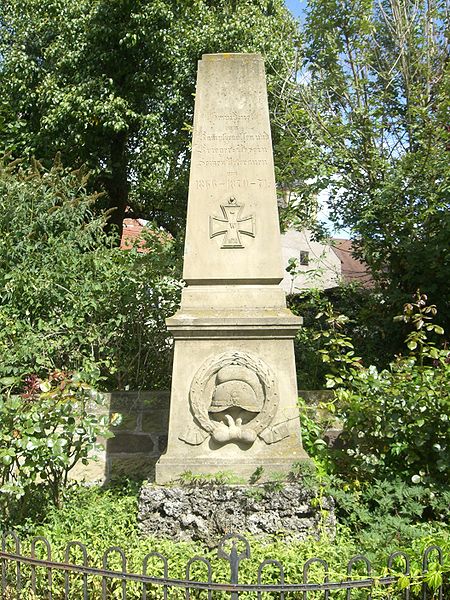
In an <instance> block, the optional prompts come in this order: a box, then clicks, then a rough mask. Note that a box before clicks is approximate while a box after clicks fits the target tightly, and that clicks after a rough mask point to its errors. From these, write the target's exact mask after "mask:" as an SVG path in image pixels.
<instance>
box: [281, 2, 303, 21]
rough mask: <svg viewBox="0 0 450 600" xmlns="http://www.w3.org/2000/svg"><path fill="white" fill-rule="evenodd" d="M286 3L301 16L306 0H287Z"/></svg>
mask: <svg viewBox="0 0 450 600" xmlns="http://www.w3.org/2000/svg"><path fill="white" fill-rule="evenodd" d="M285 4H286V6H287V7H288V9H289V10H290V11H291V13H292V14H293V15H294V16H295V17H300V16H301V15H302V12H303V9H304V7H305V4H306V2H305V0H285Z"/></svg>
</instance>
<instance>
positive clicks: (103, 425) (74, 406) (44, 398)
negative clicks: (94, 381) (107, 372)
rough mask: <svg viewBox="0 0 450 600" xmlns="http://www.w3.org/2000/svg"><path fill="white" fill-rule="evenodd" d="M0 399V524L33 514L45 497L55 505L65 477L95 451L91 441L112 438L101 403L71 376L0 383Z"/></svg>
mask: <svg viewBox="0 0 450 600" xmlns="http://www.w3.org/2000/svg"><path fill="white" fill-rule="evenodd" d="M0 383H1V384H2V385H3V386H5V385H6V386H9V387H4V388H3V389H2V391H1V394H0V441H1V444H0V508H1V512H2V515H3V519H2V520H3V522H5V523H6V522H8V521H11V519H15V522H16V523H17V522H20V520H21V519H22V518H23V517H24V516H26V515H27V514H29V512H30V511H31V512H35V513H36V515H39V509H38V505H39V504H40V502H41V501H42V498H45V496H46V494H48V495H49V496H50V498H51V501H52V502H53V503H55V504H59V502H60V500H61V495H62V494H63V491H64V487H65V486H66V485H67V481H68V476H69V473H70V471H71V469H73V467H75V466H76V465H77V464H78V463H80V462H81V463H83V464H87V463H88V460H89V459H93V458H95V457H96V452H97V451H98V450H99V449H100V448H101V446H100V445H99V444H98V443H97V441H96V439H97V437H99V436H102V437H103V438H106V439H107V438H109V437H111V436H112V433H110V431H109V429H108V427H109V426H110V419H109V416H108V415H101V414H100V413H99V408H100V407H101V406H102V397H101V395H99V394H98V393H96V392H94V391H93V390H92V389H91V388H90V387H89V386H88V385H87V384H85V383H83V382H82V381H81V380H80V377H79V375H77V374H72V375H70V374H68V373H63V372H55V373H52V374H51V375H50V377H49V378H48V379H45V380H41V379H38V378H37V377H36V376H31V377H29V378H28V379H27V380H26V382H25V391H24V392H23V393H22V394H18V393H14V392H13V391H12V390H13V389H14V388H17V386H18V385H20V382H19V381H15V380H14V378H9V379H8V378H3V379H2V380H0Z"/></svg>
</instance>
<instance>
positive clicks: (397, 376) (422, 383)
mask: <svg viewBox="0 0 450 600" xmlns="http://www.w3.org/2000/svg"><path fill="white" fill-rule="evenodd" d="M426 300H427V298H426V296H425V295H422V294H420V293H419V292H418V293H417V295H416V302H415V303H408V304H407V305H406V306H405V309H404V314H403V316H402V317H401V318H402V319H403V320H404V321H406V322H407V323H412V324H413V326H414V327H415V329H414V330H413V331H412V332H411V333H410V334H409V335H408V338H407V345H408V347H409V349H410V350H411V354H410V356H407V357H402V356H397V357H396V358H395V360H394V361H393V362H392V363H391V365H390V368H389V369H384V370H382V371H378V369H376V368H375V367H374V366H370V367H368V368H362V367H361V365H360V364H359V363H358V361H357V357H355V356H354V353H353V349H352V346H351V343H350V342H349V341H348V340H343V338H342V336H341V335H340V334H338V336H337V338H336V343H334V344H333V345H329V347H328V351H327V353H326V354H324V357H325V359H327V360H328V359H329V360H332V359H333V358H334V360H335V359H336V357H333V351H334V350H335V349H336V348H335V346H336V345H337V348H340V347H341V346H342V342H343V341H345V344H344V345H343V346H342V347H343V348H344V353H343V354H341V355H340V356H339V358H340V364H341V366H342V365H343V368H341V369H340V370H339V371H338V373H337V374H330V375H329V377H328V380H327V381H328V385H329V386H330V387H334V388H335V390H336V391H335V398H336V408H337V414H338V416H339V417H340V418H341V419H342V422H343V427H344V432H343V434H342V436H341V438H340V439H341V442H342V443H343V444H344V446H345V449H344V450H342V451H341V456H340V459H341V461H342V464H341V465H340V472H342V473H346V474H347V476H349V477H350V478H351V477H353V478H357V479H362V480H365V479H372V478H375V477H380V476H392V475H394V476H396V475H400V476H401V477H402V478H403V479H406V480H409V481H412V482H414V483H419V482H420V481H430V482H442V483H445V482H446V481H448V477H449V474H450V452H449V449H450V427H449V414H450V359H449V351H448V349H447V348H446V347H443V348H439V347H438V346H437V345H436V344H435V343H433V342H432V341H430V340H429V335H430V334H432V333H434V334H437V335H441V334H442V333H443V330H442V328H441V327H439V326H437V325H434V324H433V323H431V322H430V320H431V317H432V315H433V314H435V311H436V307H435V306H433V305H432V306H427V305H426ZM327 343H328V344H329V342H327Z"/></svg>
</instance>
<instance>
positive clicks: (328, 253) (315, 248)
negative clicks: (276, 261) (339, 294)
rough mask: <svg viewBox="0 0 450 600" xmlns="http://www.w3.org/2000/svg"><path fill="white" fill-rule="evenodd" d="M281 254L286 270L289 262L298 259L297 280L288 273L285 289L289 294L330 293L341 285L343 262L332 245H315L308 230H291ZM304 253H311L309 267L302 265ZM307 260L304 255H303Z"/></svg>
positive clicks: (309, 254)
mask: <svg viewBox="0 0 450 600" xmlns="http://www.w3.org/2000/svg"><path fill="white" fill-rule="evenodd" d="M281 251H282V255H283V265H284V268H285V269H286V267H287V266H288V264H289V259H291V258H294V259H297V267H296V273H295V277H294V276H293V275H292V274H290V273H288V272H287V271H285V275H284V278H283V281H282V282H281V286H282V288H283V289H284V291H285V292H286V293H287V294H294V293H298V292H299V291H301V290H302V289H309V288H319V289H328V288H332V287H336V286H337V285H339V282H340V280H341V261H340V259H339V258H338V256H336V254H335V252H334V251H333V249H332V247H331V246H330V245H328V244H322V243H319V242H314V241H313V240H312V239H311V232H310V231H308V230H307V229H305V230H303V231H296V230H293V229H290V230H288V231H286V232H285V233H283V234H282V236H281ZM303 253H308V257H309V264H307V265H301V264H300V262H301V257H302V254H303ZM303 256H304V254H303Z"/></svg>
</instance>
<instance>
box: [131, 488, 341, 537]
mask: <svg viewBox="0 0 450 600" xmlns="http://www.w3.org/2000/svg"><path fill="white" fill-rule="evenodd" d="M138 522H139V529H140V531H141V533H142V535H144V536H145V535H151V536H156V537H161V538H170V539H172V540H176V541H188V540H195V541H201V542H203V543H205V544H206V545H207V546H209V547H210V548H214V547H216V546H217V543H218V542H219V541H220V538H221V537H222V536H223V535H225V534H227V533H241V534H244V535H245V534H246V533H248V534H251V535H253V536H256V537H258V538H260V539H262V540H267V541H270V540H271V539H274V538H276V539H278V540H279V539H285V540H286V541H289V540H304V539H306V538H308V537H310V536H316V537H317V536H318V535H319V532H320V531H324V530H326V531H328V533H329V534H331V535H333V534H334V529H335V517H334V502H333V499H332V498H330V497H320V498H318V497H316V494H315V493H314V492H312V491H309V490H305V489H304V488H302V486H301V485H299V484H285V485H283V487H282V489H279V490H276V489H274V486H270V485H266V486H264V485H261V486H234V485H227V486H224V485H215V484H207V485H203V486H177V487H162V486H155V485H146V486H143V487H142V489H141V493H140V498H139V510H138Z"/></svg>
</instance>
